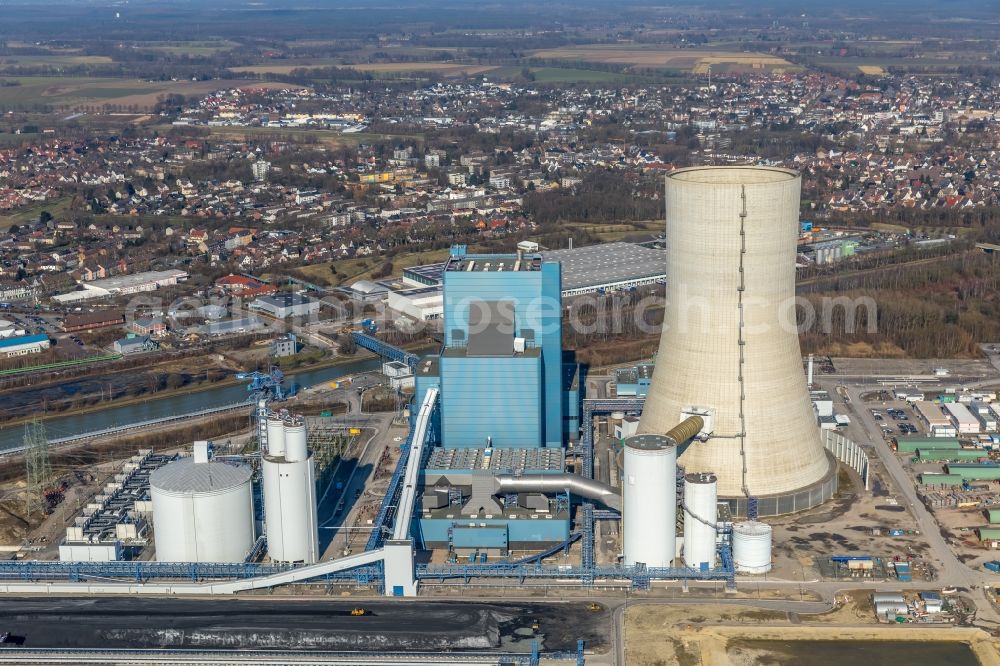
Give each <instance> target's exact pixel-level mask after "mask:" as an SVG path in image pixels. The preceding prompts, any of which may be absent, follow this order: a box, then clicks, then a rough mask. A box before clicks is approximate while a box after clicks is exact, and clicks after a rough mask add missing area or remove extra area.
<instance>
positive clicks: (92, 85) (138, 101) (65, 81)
mask: <svg viewBox="0 0 1000 666" xmlns="http://www.w3.org/2000/svg"><path fill="white" fill-rule="evenodd" d="M3 80H4V81H8V82H16V83H17V84H18V85H15V86H4V87H0V111H7V110H24V109H30V108H32V107H37V106H39V105H48V106H52V107H55V108H56V109H60V110H76V109H81V108H83V107H88V106H96V107H103V106H106V105H115V106H118V107H121V108H129V107H135V108H136V109H147V110H148V109H150V108H152V107H153V105H154V104H156V102H157V100H158V98H159V97H160V95H170V94H178V95H204V94H207V93H210V92H212V91H213V90H218V89H220V88H225V87H235V86H240V85H252V86H254V87H275V88H278V87H286V84H280V83H269V82H266V81H265V82H253V83H248V82H237V81H233V82H224V81H140V80H138V79H115V78H98V77H94V78H88V77H59V76H15V77H4V78H3Z"/></svg>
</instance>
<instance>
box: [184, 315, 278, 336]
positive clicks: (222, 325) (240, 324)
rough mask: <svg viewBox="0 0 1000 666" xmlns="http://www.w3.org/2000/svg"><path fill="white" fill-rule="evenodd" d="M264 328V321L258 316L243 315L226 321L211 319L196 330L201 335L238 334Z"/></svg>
mask: <svg viewBox="0 0 1000 666" xmlns="http://www.w3.org/2000/svg"><path fill="white" fill-rule="evenodd" d="M263 328H264V322H262V321H261V320H260V319H258V318H257V317H241V318H240V319H226V320H224V321H210V322H208V323H207V324H202V325H201V326H199V327H198V328H197V329H195V332H196V333H197V334H199V335H237V334H239V333H252V332H254V331H258V330H260V329H263Z"/></svg>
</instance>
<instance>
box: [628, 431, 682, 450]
mask: <svg viewBox="0 0 1000 666" xmlns="http://www.w3.org/2000/svg"><path fill="white" fill-rule="evenodd" d="M625 446H627V447H628V448H630V449H639V450H640V451H661V450H663V449H666V448H668V447H670V446H671V444H670V440H669V439H667V438H666V437H664V436H663V435H633V436H632V437H629V438H628V439H626V440H625Z"/></svg>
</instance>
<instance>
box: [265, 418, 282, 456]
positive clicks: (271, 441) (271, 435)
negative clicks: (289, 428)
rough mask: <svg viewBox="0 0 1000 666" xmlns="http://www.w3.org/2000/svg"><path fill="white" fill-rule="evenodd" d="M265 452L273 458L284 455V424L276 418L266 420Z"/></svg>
mask: <svg viewBox="0 0 1000 666" xmlns="http://www.w3.org/2000/svg"><path fill="white" fill-rule="evenodd" d="M267 452H268V453H270V454H271V455H275V456H283V455H285V422H284V421H282V420H281V419H280V418H279V417H277V416H269V417H268V418H267Z"/></svg>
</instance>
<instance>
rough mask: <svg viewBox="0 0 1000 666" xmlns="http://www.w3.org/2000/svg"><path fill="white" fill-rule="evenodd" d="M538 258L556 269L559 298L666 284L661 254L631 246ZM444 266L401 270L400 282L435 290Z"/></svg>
mask: <svg viewBox="0 0 1000 666" xmlns="http://www.w3.org/2000/svg"><path fill="white" fill-rule="evenodd" d="M535 247H537V245H535ZM540 254H541V258H542V260H543V261H546V262H549V261H554V262H557V263H558V264H559V265H560V275H561V282H562V286H561V290H562V295H563V297H567V296H579V295H581V294H594V293H604V292H608V291H621V290H628V289H633V288H635V287H640V286H642V285H648V284H655V283H658V282H659V283H662V282H664V281H665V280H666V269H665V266H666V254H665V252H664V251H663V250H657V249H652V248H648V247H643V246H642V245H635V244H634V243H625V242H615V243H604V244H601V245H588V246H585V247H580V248H567V249H564V250H545V251H542V252H541V253H540ZM446 266H447V263H442V264H427V265H424V266H414V267H412V268H407V269H404V270H403V282H404V283H406V284H409V285H413V286H425V287H426V286H438V285H440V284H442V282H443V279H444V278H443V276H444V272H445V267H446Z"/></svg>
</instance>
